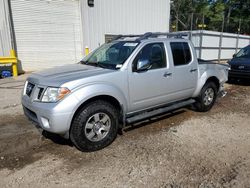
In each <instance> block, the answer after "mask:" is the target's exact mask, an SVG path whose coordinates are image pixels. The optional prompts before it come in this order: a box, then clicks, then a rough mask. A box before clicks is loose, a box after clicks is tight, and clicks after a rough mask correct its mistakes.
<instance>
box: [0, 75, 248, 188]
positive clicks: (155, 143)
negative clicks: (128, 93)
mask: <svg viewBox="0 0 250 188" xmlns="http://www.w3.org/2000/svg"><path fill="white" fill-rule="evenodd" d="M25 78H26V75H23V76H20V77H18V78H17V79H2V80H0V91H1V92H0V104H1V106H0V179H1V181H0V187H46V186H47V187H171V188H179V187H202V188H203V187H204V188H205V187H242V188H243V187H244V188H245V187H250V119H249V116H250V84H247V83H237V84H232V85H229V84H227V85H226V88H227V91H228V95H227V96H226V97H224V98H220V99H218V100H217V102H216V104H215V106H214V107H213V109H212V110H211V111H210V112H207V113H197V112H194V111H191V110H188V109H181V110H179V111H177V112H175V113H171V114H166V115H165V116H161V117H157V118H155V119H151V120H149V121H145V122H141V123H140V124H137V125H134V126H133V127H128V128H126V129H125V131H124V134H123V135H120V136H118V138H117V139H116V140H115V141H114V142H113V144H111V145H110V146H109V147H107V148H105V149H103V150H101V151H97V152H92V153H82V152H80V151H78V150H77V149H76V148H75V147H73V146H72V144H71V143H70V142H69V141H67V140H64V139H62V138H60V137H57V136H55V135H48V134H47V135H44V136H43V135H42V133H40V132H39V131H38V130H37V129H36V128H35V126H34V125H33V124H31V123H30V122H29V121H28V120H27V119H26V118H25V117H24V115H23V113H22V106H21V102H20V96H21V89H22V87H23V83H24V80H25Z"/></svg>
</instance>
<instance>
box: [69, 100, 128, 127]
mask: <svg viewBox="0 0 250 188" xmlns="http://www.w3.org/2000/svg"><path fill="white" fill-rule="evenodd" d="M97 100H103V101H106V102H108V103H110V104H111V105H113V106H114V107H115V108H116V109H117V111H118V112H119V123H120V124H121V125H120V126H121V127H119V128H122V126H123V123H124V122H125V121H124V107H123V105H122V104H121V103H120V102H119V100H118V99H116V98H115V97H113V96H111V95H97V96H94V97H91V98H89V99H88V100H86V101H84V102H82V103H81V104H80V106H78V108H77V109H76V111H75V112H74V115H73V117H72V119H71V124H70V127H71V125H72V122H73V121H74V118H75V116H76V115H77V114H78V113H79V112H80V111H81V110H82V109H83V108H84V107H85V106H87V105H88V104H90V103H92V102H94V101H97Z"/></svg>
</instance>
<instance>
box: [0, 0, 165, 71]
mask: <svg viewBox="0 0 250 188" xmlns="http://www.w3.org/2000/svg"><path fill="white" fill-rule="evenodd" d="M169 17H170V0H0V56H8V55H9V51H10V49H11V48H14V49H16V51H17V55H18V59H19V60H20V61H21V66H22V68H23V70H25V71H33V70H40V69H44V68H48V67H53V66H58V65H62V64H68V63H76V62H78V61H79V60H80V59H81V58H82V57H83V55H84V49H85V47H86V46H88V47H89V48H90V50H93V49H95V48H96V47H98V46H99V45H101V44H102V43H104V42H105V39H108V38H109V37H110V36H112V35H118V34H142V33H145V32H168V31H169Z"/></svg>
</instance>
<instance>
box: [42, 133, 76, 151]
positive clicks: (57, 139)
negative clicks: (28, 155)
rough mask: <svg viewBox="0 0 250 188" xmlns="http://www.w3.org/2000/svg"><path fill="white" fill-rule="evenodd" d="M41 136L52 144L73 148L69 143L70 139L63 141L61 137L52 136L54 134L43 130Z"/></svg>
mask: <svg viewBox="0 0 250 188" xmlns="http://www.w3.org/2000/svg"><path fill="white" fill-rule="evenodd" d="M42 135H43V136H44V137H45V138H46V139H49V140H51V141H52V142H54V143H56V144H59V145H68V146H71V147H73V143H72V142H71V141H70V139H65V138H63V137H61V136H60V135H57V134H54V133H50V132H47V131H45V130H43V132H42Z"/></svg>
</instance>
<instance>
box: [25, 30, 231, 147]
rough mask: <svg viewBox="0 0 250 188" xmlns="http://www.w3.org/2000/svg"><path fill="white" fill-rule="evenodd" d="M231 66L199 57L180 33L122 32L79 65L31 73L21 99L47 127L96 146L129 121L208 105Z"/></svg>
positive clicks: (78, 143) (83, 144)
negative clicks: (186, 107)
mask: <svg viewBox="0 0 250 188" xmlns="http://www.w3.org/2000/svg"><path fill="white" fill-rule="evenodd" d="M228 70H229V66H227V65H223V64H216V63H213V62H206V61H198V59H197V57H196V52H195V49H194V47H193V45H192V43H191V42H190V41H189V40H186V39H183V38H182V37H180V36H179V35H176V36H175V35H170V34H165V33H146V34H144V35H123V36H119V37H117V38H116V39H114V40H113V41H111V42H109V43H106V44H103V45H102V46H100V47H99V48H98V49H96V50H95V51H93V52H92V53H91V54H89V55H88V56H87V57H85V58H84V59H83V60H82V61H81V62H79V63H78V64H74V65H66V66H62V67H56V68H53V69H48V70H44V71H41V72H36V73H33V74H32V75H30V76H29V77H28V79H27V81H26V83H25V87H24V90H23V95H22V105H23V109H24V113H25V115H26V116H27V117H28V118H29V119H30V120H32V121H33V122H35V123H37V124H38V125H39V127H41V128H42V129H43V130H46V131H48V132H52V133H56V134H59V135H62V136H64V137H65V138H69V139H70V140H71V141H72V142H73V144H74V145H75V146H76V147H77V148H78V149H79V150H81V151H95V150H99V149H101V148H104V147H105V146H108V145H109V144H111V143H112V141H113V140H114V139H115V138H116V136H117V133H118V131H119V130H121V129H122V128H123V127H124V126H126V125H131V124H132V123H135V122H138V121H142V120H144V119H148V118H150V117H152V116H155V115H159V114H163V113H166V112H169V111H173V110H176V109H178V108H182V107H185V106H187V105H193V106H194V107H195V108H196V109H197V110H198V111H202V112H205V111H208V110H210V109H211V107H212V106H213V104H214V102H215V100H216V97H217V96H218V94H220V93H221V92H223V84H224V83H225V82H226V81H227V77H228Z"/></svg>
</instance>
